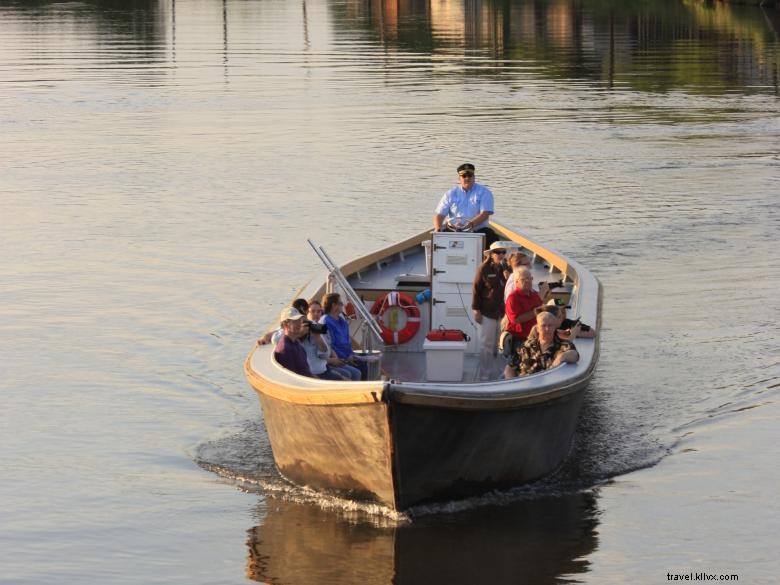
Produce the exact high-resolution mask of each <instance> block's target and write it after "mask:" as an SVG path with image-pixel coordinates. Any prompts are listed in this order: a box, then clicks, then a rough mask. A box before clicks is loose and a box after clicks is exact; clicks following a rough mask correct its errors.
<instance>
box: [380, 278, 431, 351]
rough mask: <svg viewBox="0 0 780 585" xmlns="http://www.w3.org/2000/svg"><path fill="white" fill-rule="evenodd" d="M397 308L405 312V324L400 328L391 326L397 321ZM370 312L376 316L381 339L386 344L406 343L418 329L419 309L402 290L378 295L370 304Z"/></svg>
mask: <svg viewBox="0 0 780 585" xmlns="http://www.w3.org/2000/svg"><path fill="white" fill-rule="evenodd" d="M396 307H397V309H396ZM399 309H400V310H401V311H403V312H404V313H406V324H405V325H404V326H403V327H401V328H399V327H394V326H393V325H395V324H396V323H397V321H398V310H399ZM371 314H372V315H376V316H377V322H378V323H379V327H380V328H381V330H382V341H384V342H385V343H386V344H388V345H400V344H402V343H406V342H407V341H409V340H410V339H411V338H412V337H414V336H415V335H416V334H417V332H418V331H419V330H420V309H419V308H418V307H417V305H416V304H415V303H414V299H412V297H410V296H409V295H406V294H404V293H402V292H396V291H391V292H389V293H387V294H384V295H382V296H381V297H379V298H378V299H377V300H376V301H374V304H373V305H372V306H371Z"/></svg>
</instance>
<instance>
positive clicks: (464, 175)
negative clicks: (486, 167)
mask: <svg viewBox="0 0 780 585" xmlns="http://www.w3.org/2000/svg"><path fill="white" fill-rule="evenodd" d="M458 174H459V175H460V176H461V177H473V176H474V173H458Z"/></svg>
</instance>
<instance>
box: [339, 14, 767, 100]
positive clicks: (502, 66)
mask: <svg viewBox="0 0 780 585" xmlns="http://www.w3.org/2000/svg"><path fill="white" fill-rule="evenodd" d="M332 12H333V15H334V19H335V20H336V22H337V24H338V27H337V29H336V34H349V33H350V31H351V30H355V29H364V30H369V31H371V32H372V33H373V34H374V35H375V36H377V37H378V38H379V40H380V41H381V42H382V43H384V44H385V45H386V46H387V47H389V48H393V47H397V48H398V49H401V50H403V51H412V52H422V53H433V54H434V55H437V56H439V57H440V58H441V59H443V61H442V67H441V68H440V70H435V72H436V73H439V74H447V73H450V74H453V73H454V74H457V75H468V76H485V77H490V76H501V75H505V74H507V73H513V72H516V70H517V69H518V67H520V68H521V69H522V65H523V64H529V65H533V71H534V72H535V73H536V74H539V75H542V76H545V77H551V78H560V79H567V80H570V79H585V80H592V81H596V82H599V83H604V84H605V85H607V86H608V87H610V86H612V85H614V84H616V83H620V84H623V85H625V86H628V87H631V88H633V89H636V90H640V91H666V90H671V89H686V90H692V91H694V92H695V91H701V92H706V93H710V94H711V93H721V92H726V91H735V90H738V91H747V92H758V91H767V90H769V91H770V92H772V93H777V92H778V78H780V54H779V51H778V42H777V39H778V34H780V16H779V15H780V9H779V8H778V7H777V6H774V7H772V6H766V7H760V6H744V5H737V4H724V3H720V2H716V3H705V2H702V1H699V0H687V1H684V2H682V3H680V2H678V1H677V0H642V1H639V0H634V1H632V0H628V1H619V2H618V1H613V0H583V1H581V2H571V1H570V0H551V1H550V2H532V1H529V0H514V1H512V0H495V1H489V0H467V1H466V2H462V1H457V2H450V1H446V0H445V1H441V2H427V1H424V0H405V1H400V2H395V1H393V2H387V1H384V0H370V1H368V2H365V1H363V0H348V1H347V2H346V4H344V5H343V6H342V5H338V6H333V8H332ZM458 57H461V58H462V57H467V58H469V60H470V62H469V66H468V67H467V68H457V69H455V70H453V69H452V67H446V66H445V65H446V64H447V60H448V59H450V60H451V59H455V58H458ZM540 64H542V65H543V67H541V68H540V67H539V65H540Z"/></svg>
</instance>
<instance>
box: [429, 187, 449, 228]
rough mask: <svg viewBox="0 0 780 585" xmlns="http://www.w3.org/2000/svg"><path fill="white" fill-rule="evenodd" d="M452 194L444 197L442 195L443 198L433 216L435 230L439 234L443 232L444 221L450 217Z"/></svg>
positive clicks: (446, 194) (447, 193)
mask: <svg viewBox="0 0 780 585" xmlns="http://www.w3.org/2000/svg"><path fill="white" fill-rule="evenodd" d="M449 194H450V192H449V191H447V192H446V193H445V194H444V195H442V198H441V199H440V200H439V204H438V205H437V206H436V211H434V214H433V229H434V230H435V231H437V232H440V231H441V228H442V226H443V225H444V219H445V218H446V217H447V215H449V212H450V198H449Z"/></svg>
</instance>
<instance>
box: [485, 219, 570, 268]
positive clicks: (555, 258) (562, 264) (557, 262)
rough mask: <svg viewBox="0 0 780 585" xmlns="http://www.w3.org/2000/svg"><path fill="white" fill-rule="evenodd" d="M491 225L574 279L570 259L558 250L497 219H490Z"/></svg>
mask: <svg viewBox="0 0 780 585" xmlns="http://www.w3.org/2000/svg"><path fill="white" fill-rule="evenodd" d="M490 226H491V227H492V228H493V230H495V232H496V233H498V234H499V235H501V236H504V238H505V239H507V240H512V241H513V242H517V243H518V244H521V245H522V246H523V247H524V248H525V249H527V250H529V251H531V252H533V253H534V254H536V255H537V256H541V257H542V258H544V259H545V260H547V262H549V263H550V264H552V265H553V266H555V267H556V268H558V269H559V270H560V271H561V272H562V273H563V274H565V275H566V276H568V277H569V278H570V279H572V280H573V279H574V277H575V275H576V272H575V271H574V270H572V269H571V267H570V266H569V261H568V260H567V259H566V258H564V257H563V256H561V255H560V254H558V253H557V252H555V251H553V250H550V249H549V248H545V247H544V246H541V245H539V244H537V243H536V242H534V241H533V240H529V239H528V238H527V237H525V236H524V235H522V234H521V233H519V232H516V231H514V230H512V229H510V228H508V227H507V226H505V225H503V224H500V223H498V222H497V221H493V220H491V221H490Z"/></svg>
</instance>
